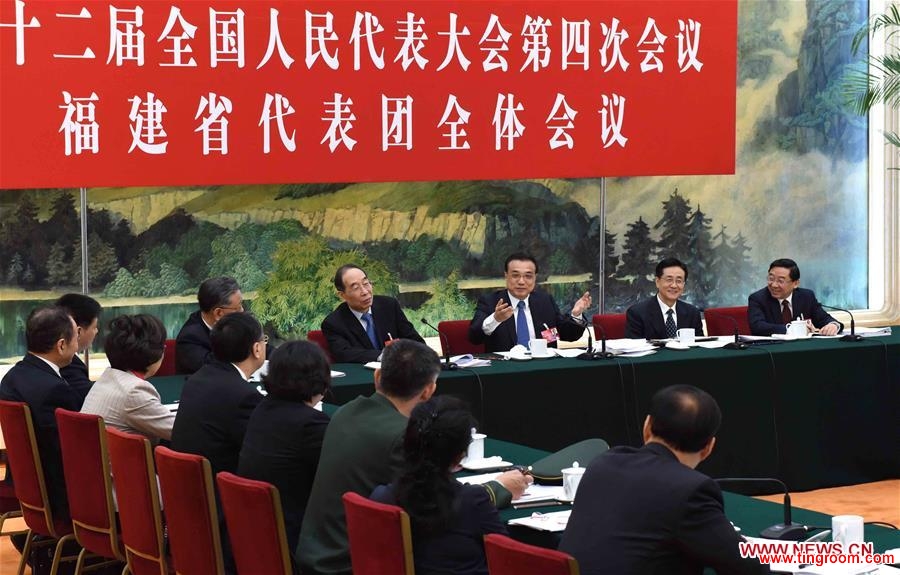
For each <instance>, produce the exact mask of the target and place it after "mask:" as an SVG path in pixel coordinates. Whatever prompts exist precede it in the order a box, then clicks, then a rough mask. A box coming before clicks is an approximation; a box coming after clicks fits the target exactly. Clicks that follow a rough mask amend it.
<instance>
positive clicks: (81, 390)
mask: <svg viewBox="0 0 900 575" xmlns="http://www.w3.org/2000/svg"><path fill="white" fill-rule="evenodd" d="M59 374H60V375H61V376H62V377H63V379H65V380H66V381H67V382H69V387H71V388H72V389H74V390H75V393H77V394H78V395H80V396H81V400H82V401H84V398H85V397H87V394H88V392H89V391H91V386H93V385H94V382H93V381H91V378H90V377H88V368H87V366H86V365H85V364H84V362H83V361H81V358H80V357H78V356H77V355H76V356H73V357H72V363H70V364H69V365H67V366H66V367H63V368H60V370H59Z"/></svg>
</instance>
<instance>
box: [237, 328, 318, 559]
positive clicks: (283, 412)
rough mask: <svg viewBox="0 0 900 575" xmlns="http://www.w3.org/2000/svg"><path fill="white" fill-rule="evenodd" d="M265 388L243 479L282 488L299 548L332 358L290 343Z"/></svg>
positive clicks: (288, 528)
mask: <svg viewBox="0 0 900 575" xmlns="http://www.w3.org/2000/svg"><path fill="white" fill-rule="evenodd" d="M263 385H264V386H265V388H266V392H267V395H266V397H265V399H263V401H262V402H261V403H260V404H259V405H258V406H257V408H256V409H255V410H254V411H253V415H252V416H251V417H250V421H249V423H248V424H247V433H246V435H244V445H243V447H242V448H241V455H240V461H239V463H238V475H240V476H242V477H247V478H250V479H257V480H260V481H267V482H269V483H271V484H272V485H274V486H275V487H277V488H278V492H279V494H280V495H281V507H282V510H283V511H284V527H285V533H286V535H287V543H288V548H289V549H294V548H296V546H297V539H298V538H299V537H300V526H301V525H302V523H303V514H304V513H305V512H306V503H307V501H308V500H309V492H310V489H311V488H312V482H313V479H314V478H315V476H316V469H317V468H318V466H319V453H320V452H321V451H322V438H323V437H324V436H325V428H326V427H327V426H328V421H329V417H328V416H327V415H325V414H324V413H322V412H321V411H318V410H317V409H315V405H316V404H318V403H319V402H320V401H321V400H322V397H323V396H324V395H325V392H326V391H328V389H329V388H330V386H331V367H330V366H329V364H328V358H326V357H325V353H324V352H323V351H322V349H321V348H320V347H319V346H317V345H316V344H314V343H310V342H308V341H291V342H288V343H285V344H284V345H282V346H280V347H279V348H278V349H276V350H275V352H274V353H273V354H272V357H271V358H270V360H269V370H268V373H267V374H266V375H265V376H264V377H263Z"/></svg>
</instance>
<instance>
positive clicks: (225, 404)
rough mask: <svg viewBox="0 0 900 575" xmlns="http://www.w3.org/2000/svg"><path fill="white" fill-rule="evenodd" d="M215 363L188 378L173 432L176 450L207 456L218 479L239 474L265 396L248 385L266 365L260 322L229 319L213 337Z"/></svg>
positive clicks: (221, 322)
mask: <svg viewBox="0 0 900 575" xmlns="http://www.w3.org/2000/svg"><path fill="white" fill-rule="evenodd" d="M210 341H211V343H212V348H213V353H214V354H215V360H214V361H211V362H209V363H207V364H206V365H204V366H203V367H201V368H200V369H199V370H198V371H197V373H195V374H194V375H192V376H190V377H188V378H187V381H186V382H185V384H184V388H182V390H181V399H180V401H179V402H178V413H177V414H176V416H175V424H174V425H173V427H172V449H174V450H176V451H182V452H185V453H195V454H197V455H202V456H203V457H205V458H207V459H208V460H209V465H210V467H211V468H212V472H213V476H215V474H216V473H218V472H220V471H229V472H231V473H235V472H236V471H237V466H238V456H239V455H240V452H241V446H242V445H243V444H244V433H245V432H246V431H247V422H248V421H249V420H250V416H251V415H252V414H253V410H254V409H256V406H257V405H258V404H259V402H261V401H262V399H263V396H262V395H261V394H260V393H259V391H257V389H256V385H255V384H253V383H249V382H248V379H249V378H250V376H251V375H253V373H254V372H255V371H256V370H258V369H259V368H260V367H261V366H262V365H263V362H264V361H265V360H266V344H265V341H263V330H262V326H260V325H259V322H258V321H257V320H256V318H254V317H253V316H252V315H250V314H249V313H244V312H238V313H233V314H229V315H227V316H225V317H223V318H222V319H220V320H219V321H218V322H216V325H215V326H213V329H212V332H211V333H210Z"/></svg>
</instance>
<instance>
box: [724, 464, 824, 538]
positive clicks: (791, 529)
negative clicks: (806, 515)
mask: <svg viewBox="0 0 900 575" xmlns="http://www.w3.org/2000/svg"><path fill="white" fill-rule="evenodd" d="M715 481H716V483H719V484H722V483H724V484H728V483H774V484H776V485H778V486H779V487H780V488H781V489H782V490H783V491H784V503H783V505H782V507H783V508H784V523H776V524H775V525H772V526H771V527H766V528H765V529H763V530H762V531H760V532H759V536H760V537H762V538H763V539H778V540H781V541H799V540H801V539H803V538H804V537H806V533H807V532H808V531H810V529H811V528H810V527H807V526H806V525H800V524H799V523H794V522H793V521H791V494H790V493H788V488H787V485H785V484H784V482H783V481H782V480H780V479H775V478H774V477H720V478H718V479H716V480H715ZM812 529H814V528H812Z"/></svg>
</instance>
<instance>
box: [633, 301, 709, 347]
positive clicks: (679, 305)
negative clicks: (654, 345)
mask: <svg viewBox="0 0 900 575" xmlns="http://www.w3.org/2000/svg"><path fill="white" fill-rule="evenodd" d="M675 315H676V316H677V318H678V321H677V322H676V325H677V327H678V329H682V328H688V327H692V328H694V330H695V331H696V332H697V337H702V336H703V335H704V334H703V320H701V319H700V310H699V309H697V308H695V307H694V306H692V305H691V304H689V303H687V302H683V301H681V300H678V301H676V302H675ZM625 337H630V338H636V339H640V338H646V339H666V338H667V337H669V336H668V335H667V334H666V322H665V320H663V315H662V312H661V311H660V308H659V300H658V299H657V296H653V297H648V298H647V299H645V300H642V301H639V302H638V303H636V304H634V305H633V306H631V307H630V308H628V311H626V312H625Z"/></svg>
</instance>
